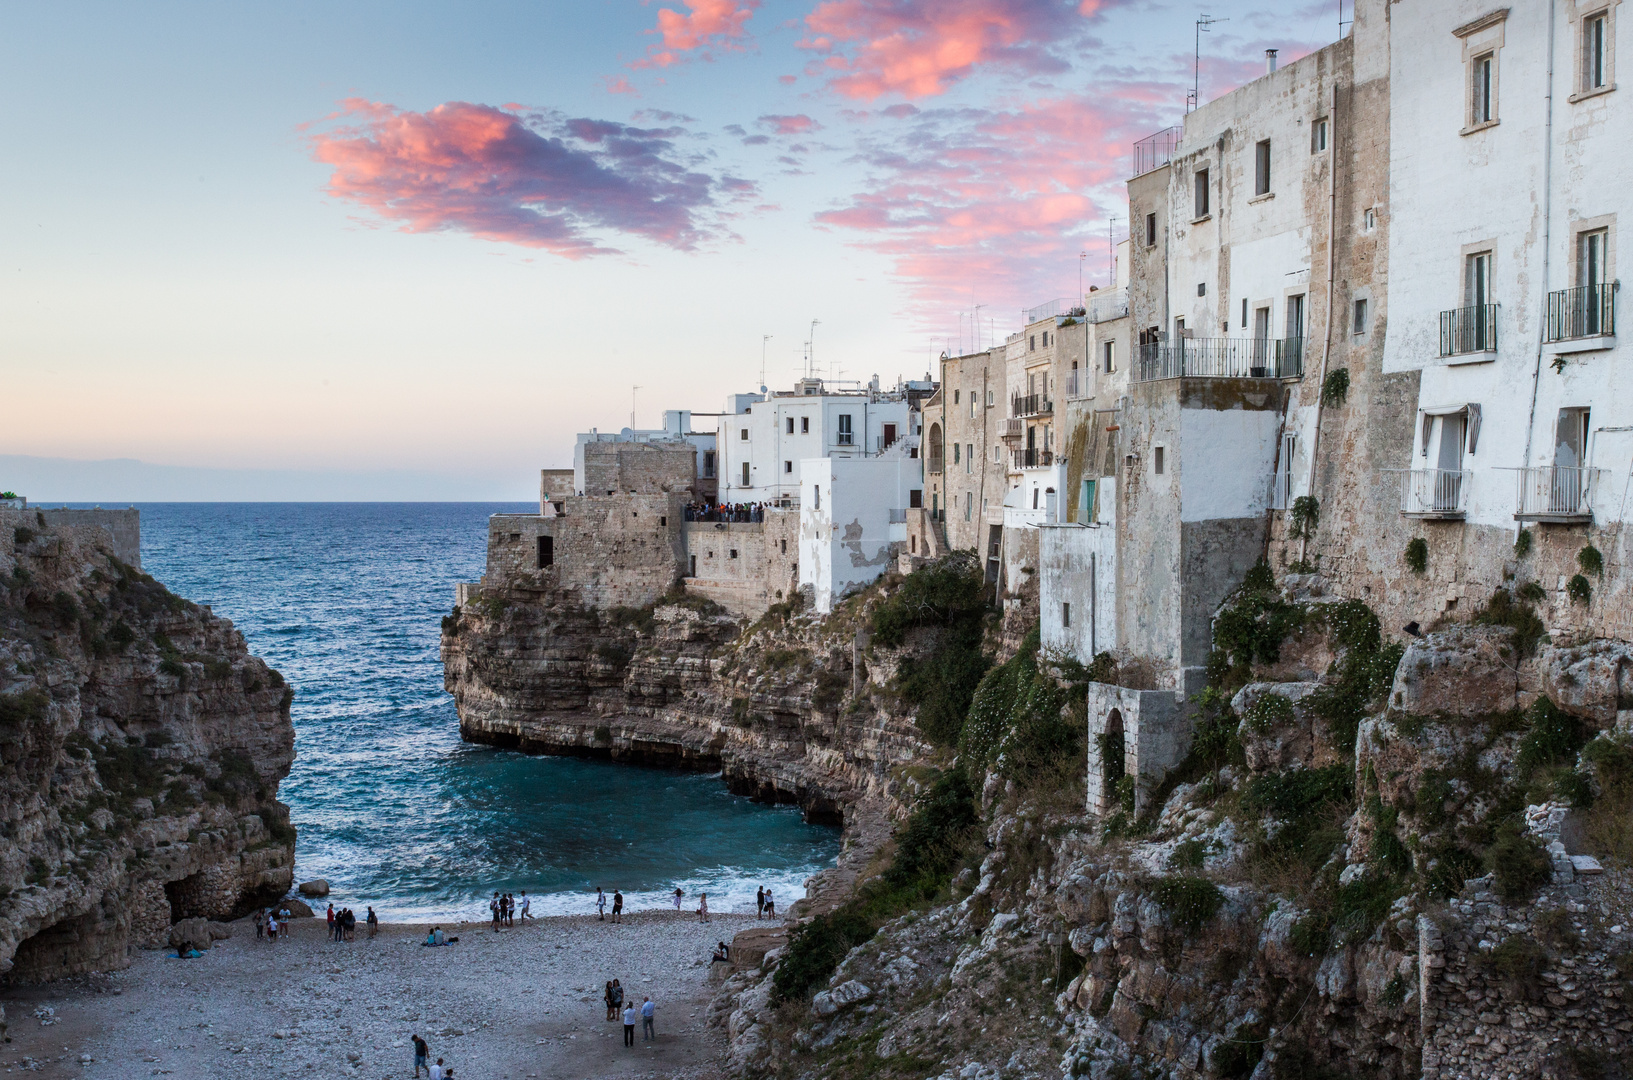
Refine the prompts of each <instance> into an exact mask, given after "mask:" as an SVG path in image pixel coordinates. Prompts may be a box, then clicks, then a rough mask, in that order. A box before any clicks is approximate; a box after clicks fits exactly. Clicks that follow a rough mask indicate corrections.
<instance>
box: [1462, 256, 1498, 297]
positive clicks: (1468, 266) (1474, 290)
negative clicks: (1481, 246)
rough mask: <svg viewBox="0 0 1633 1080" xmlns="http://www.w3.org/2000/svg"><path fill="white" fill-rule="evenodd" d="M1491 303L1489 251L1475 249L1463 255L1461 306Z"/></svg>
mask: <svg viewBox="0 0 1633 1080" xmlns="http://www.w3.org/2000/svg"><path fill="white" fill-rule="evenodd" d="M1489 303H1491V252H1489V251H1477V252H1475V253H1474V254H1472V255H1466V256H1464V257H1463V306H1464V307H1485V306H1486V305H1487V304H1489Z"/></svg>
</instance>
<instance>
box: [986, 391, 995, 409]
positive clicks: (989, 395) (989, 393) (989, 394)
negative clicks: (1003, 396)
mask: <svg viewBox="0 0 1633 1080" xmlns="http://www.w3.org/2000/svg"><path fill="white" fill-rule="evenodd" d="M993 400H994V399H993V396H992V391H991V390H988V391H987V408H989V409H990V408H992V403H993Z"/></svg>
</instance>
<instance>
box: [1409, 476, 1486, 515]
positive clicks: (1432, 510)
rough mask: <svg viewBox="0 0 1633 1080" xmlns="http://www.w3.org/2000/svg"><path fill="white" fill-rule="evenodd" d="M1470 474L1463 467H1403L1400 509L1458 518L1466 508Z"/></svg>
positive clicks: (1415, 513) (1470, 479) (1411, 512)
mask: <svg viewBox="0 0 1633 1080" xmlns="http://www.w3.org/2000/svg"><path fill="white" fill-rule="evenodd" d="M1472 481H1473V474H1472V473H1470V472H1469V471H1468V470H1467V469H1405V470H1402V472H1401V513H1402V514H1405V515H1406V516H1407V517H1420V518H1452V519H1455V518H1460V517H1462V516H1463V515H1464V513H1465V512H1466V511H1467V510H1468V504H1469V487H1470V486H1471V484H1472Z"/></svg>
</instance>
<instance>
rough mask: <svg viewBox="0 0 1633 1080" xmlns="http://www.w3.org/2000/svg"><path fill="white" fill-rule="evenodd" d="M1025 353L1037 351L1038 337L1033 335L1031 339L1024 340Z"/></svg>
mask: <svg viewBox="0 0 1633 1080" xmlns="http://www.w3.org/2000/svg"><path fill="white" fill-rule="evenodd" d="M1026 351H1027V352H1037V351H1038V335H1036V334H1033V335H1032V336H1031V337H1029V338H1027V339H1026Z"/></svg>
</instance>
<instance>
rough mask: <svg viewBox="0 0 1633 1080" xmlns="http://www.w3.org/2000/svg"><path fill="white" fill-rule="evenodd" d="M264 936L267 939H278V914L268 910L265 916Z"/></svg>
mask: <svg viewBox="0 0 1633 1080" xmlns="http://www.w3.org/2000/svg"><path fill="white" fill-rule="evenodd" d="M266 936H267V940H268V941H277V940H278V916H276V915H274V914H272V912H270V911H269V912H267V916H266Z"/></svg>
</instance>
